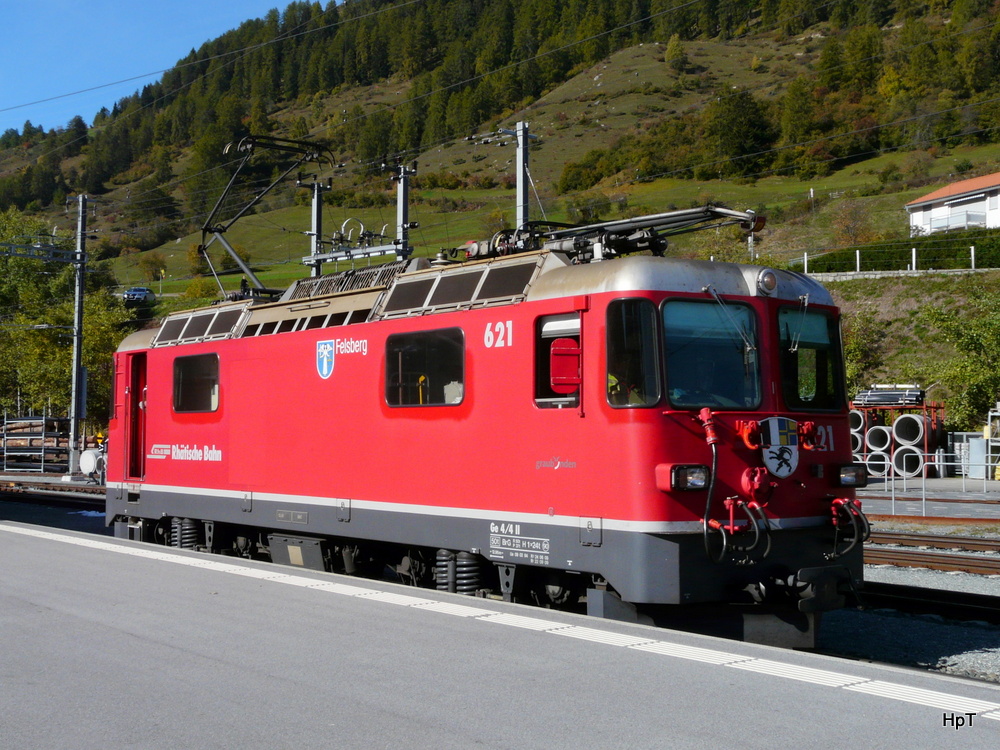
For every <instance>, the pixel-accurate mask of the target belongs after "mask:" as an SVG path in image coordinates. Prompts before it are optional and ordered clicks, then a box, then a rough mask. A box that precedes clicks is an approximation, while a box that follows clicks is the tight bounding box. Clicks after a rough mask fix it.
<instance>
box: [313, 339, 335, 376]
mask: <svg viewBox="0 0 1000 750" xmlns="http://www.w3.org/2000/svg"><path fill="white" fill-rule="evenodd" d="M316 372H318V373H319V376H320V377H321V378H323V380H326V379H327V378H328V377H330V376H331V375H333V342H332V341H317V342H316Z"/></svg>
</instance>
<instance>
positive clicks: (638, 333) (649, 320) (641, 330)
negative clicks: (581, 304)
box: [607, 299, 660, 407]
mask: <svg viewBox="0 0 1000 750" xmlns="http://www.w3.org/2000/svg"><path fill="white" fill-rule="evenodd" d="M657 317H658V315H657V311H656V306H655V305H654V304H653V303H652V302H650V301H649V300H647V299H621V300H615V301H613V302H612V303H611V304H610V305H608V327H607V332H608V391H607V395H608V403H609V404H611V405H612V406H624V407H629V406H652V405H653V404H655V403H657V402H658V401H659V400H660V387H659V381H660V376H659V368H658V366H657V361H658V357H657V345H656V344H657V328H656V321H657Z"/></svg>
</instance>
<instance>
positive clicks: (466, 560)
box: [455, 552, 480, 596]
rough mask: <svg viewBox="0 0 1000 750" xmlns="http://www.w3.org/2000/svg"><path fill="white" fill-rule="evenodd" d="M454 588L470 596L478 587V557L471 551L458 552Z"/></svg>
mask: <svg viewBox="0 0 1000 750" xmlns="http://www.w3.org/2000/svg"><path fill="white" fill-rule="evenodd" d="M455 567H456V571H455V589H456V590H457V592H458V593H459V594H465V595H466V596H472V595H473V594H475V593H476V591H477V590H478V589H479V587H480V586H479V559H478V558H477V557H476V556H475V555H474V554H472V553H471V552H459V553H458V555H457V560H456V564H455Z"/></svg>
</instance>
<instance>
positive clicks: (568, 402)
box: [535, 313, 580, 409]
mask: <svg viewBox="0 0 1000 750" xmlns="http://www.w3.org/2000/svg"><path fill="white" fill-rule="evenodd" d="M571 342H575V343H576V346H577V347H579V346H580V315H579V313H568V314H566V315H547V316H545V317H544V318H539V319H538V320H537V322H536V323H535V405H536V406H539V407H541V408H543V409H564V408H567V407H574V406H577V405H579V403H580V389H579V386H577V388H576V390H575V391H574V392H571V393H567V392H566V389H560V391H561V392H560V391H557V390H556V389H555V388H553V387H552V375H553V373H552V347H553V345H555V346H556V347H557V348H562V349H565V348H566V347H567V346H568V345H569V344H570V343H571Z"/></svg>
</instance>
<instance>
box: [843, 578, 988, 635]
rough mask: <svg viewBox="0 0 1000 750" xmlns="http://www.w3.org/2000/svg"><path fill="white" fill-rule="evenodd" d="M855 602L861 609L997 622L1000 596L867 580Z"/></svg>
mask: <svg viewBox="0 0 1000 750" xmlns="http://www.w3.org/2000/svg"><path fill="white" fill-rule="evenodd" d="M858 602H859V603H860V604H861V605H862V607H863V608H864V609H895V610H898V611H900V612H909V613H911V614H929V615H939V616H941V617H944V618H946V619H949V620H959V621H970V620H976V621H981V622H988V623H992V624H993V625H1000V598H997V597H995V596H986V595H984V594H972V593H968V592H965V591H945V590H942V589H927V588H921V587H919V586H905V585H901V584H896V583H877V582H873V581H869V582H867V583H865V587H864V589H862V591H861V592H860V593H859V595H858Z"/></svg>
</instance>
